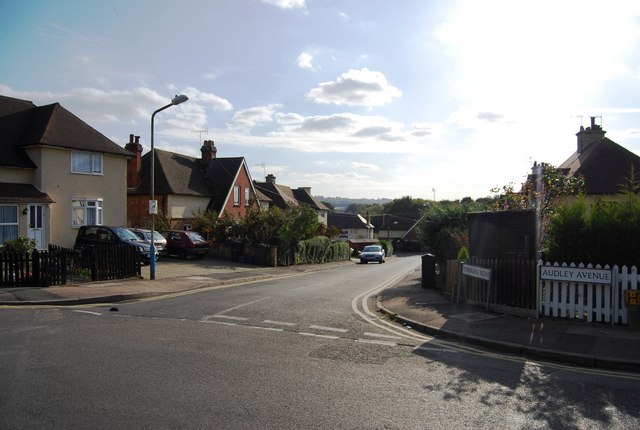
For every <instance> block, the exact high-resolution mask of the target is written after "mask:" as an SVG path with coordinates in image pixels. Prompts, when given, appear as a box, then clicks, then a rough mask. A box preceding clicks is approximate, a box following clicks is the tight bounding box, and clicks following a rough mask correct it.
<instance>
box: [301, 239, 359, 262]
mask: <svg viewBox="0 0 640 430" xmlns="http://www.w3.org/2000/svg"><path fill="white" fill-rule="evenodd" d="M349 252H350V251H349V244H348V243H347V242H333V243H332V242H331V241H330V240H329V238H328V237H326V236H318V237H313V238H311V239H307V240H301V241H299V242H298V243H297V245H296V247H295V251H294V259H295V264H317V263H328V262H332V261H345V260H349V259H350V258H351V257H350V255H349Z"/></svg>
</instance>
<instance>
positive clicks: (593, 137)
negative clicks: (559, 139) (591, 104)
mask: <svg viewBox="0 0 640 430" xmlns="http://www.w3.org/2000/svg"><path fill="white" fill-rule="evenodd" d="M605 133H606V131H604V130H603V129H602V126H600V125H598V124H596V117H595V116H592V117H591V127H587V128H586V129H585V128H584V127H583V126H580V131H579V132H578V133H576V136H578V154H580V153H582V152H584V151H585V150H586V149H587V147H588V146H589V145H591V144H592V143H596V142H599V141H601V140H602V139H604V134H605Z"/></svg>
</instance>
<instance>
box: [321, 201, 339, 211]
mask: <svg viewBox="0 0 640 430" xmlns="http://www.w3.org/2000/svg"><path fill="white" fill-rule="evenodd" d="M320 203H322V204H323V205H325V206H326V207H327V208H329V210H330V211H335V210H336V207H335V206H334V205H333V204H332V203H329V202H320Z"/></svg>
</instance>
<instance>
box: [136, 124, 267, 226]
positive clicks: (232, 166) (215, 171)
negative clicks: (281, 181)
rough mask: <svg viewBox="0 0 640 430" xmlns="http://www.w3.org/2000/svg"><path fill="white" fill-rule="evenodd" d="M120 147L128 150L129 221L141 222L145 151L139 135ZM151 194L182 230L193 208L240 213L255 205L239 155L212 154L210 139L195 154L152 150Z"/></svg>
mask: <svg viewBox="0 0 640 430" xmlns="http://www.w3.org/2000/svg"><path fill="white" fill-rule="evenodd" d="M125 148H126V149H127V150H128V151H130V152H132V153H133V154H134V157H133V158H132V159H131V160H130V161H129V164H128V166H127V214H128V220H127V222H128V225H129V226H147V221H148V220H149V199H150V191H151V189H150V184H151V151H149V152H147V153H146V154H144V155H142V145H141V144H140V142H139V137H138V136H134V135H130V136H129V143H127V144H126V145H125ZM154 152H155V167H154V178H155V187H154V197H155V199H156V200H157V201H158V209H159V210H160V211H162V213H163V214H164V215H165V216H166V217H167V218H168V219H169V221H170V224H171V228H176V229H183V228H185V227H186V226H188V225H189V224H191V223H192V222H193V219H194V214H195V213H197V212H198V211H201V212H205V211H215V212H216V213H217V214H218V216H219V217H222V216H224V215H228V216H235V217H240V216H243V215H244V214H246V213H247V210H248V209H249V208H255V209H257V208H258V207H259V206H258V202H257V199H256V191H255V189H254V187H253V181H252V179H251V175H250V174H249V169H248V168H247V163H246V161H245V159H244V157H227V158H222V157H217V152H218V150H217V148H216V147H215V145H214V142H213V140H205V141H204V143H203V145H202V147H201V148H200V152H201V153H202V156H201V158H194V157H190V156H187V155H182V154H177V153H174V152H169V151H165V150H160V149H155V151H154Z"/></svg>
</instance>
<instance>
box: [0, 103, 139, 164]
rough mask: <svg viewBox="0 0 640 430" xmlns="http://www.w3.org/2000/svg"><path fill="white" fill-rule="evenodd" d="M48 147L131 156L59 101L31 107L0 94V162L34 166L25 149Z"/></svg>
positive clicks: (29, 104) (30, 104) (28, 104)
mask: <svg viewBox="0 0 640 430" xmlns="http://www.w3.org/2000/svg"><path fill="white" fill-rule="evenodd" d="M35 146H49V147H55V148H65V149H75V150H80V151H91V152H99V153H103V154H112V155H119V156H123V157H131V156H132V154H131V153H130V152H129V151H127V150H125V149H123V148H121V147H120V146H119V145H118V144H116V143H115V142H113V141H111V140H110V139H108V138H107V137H106V136H104V135H103V134H102V133H100V132H98V131H97V130H96V129H94V128H93V127H91V126H90V125H88V124H87V123H86V122H84V121H82V120H81V119H80V118H78V117H77V116H75V115H74V114H72V113H71V112H69V111H68V110H66V109H65V108H64V107H62V106H61V105H60V104H59V103H54V104H50V105H46V106H35V105H34V104H33V103H31V102H30V101H26V100H20V99H14V98H11V97H5V96H0V150H1V151H2V152H3V157H1V158H0V165H2V166H10V167H19V168H31V169H32V168H36V167H37V166H36V165H35V163H34V162H33V161H32V160H31V159H30V158H29V156H28V155H27V153H26V152H25V148H29V147H35Z"/></svg>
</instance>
